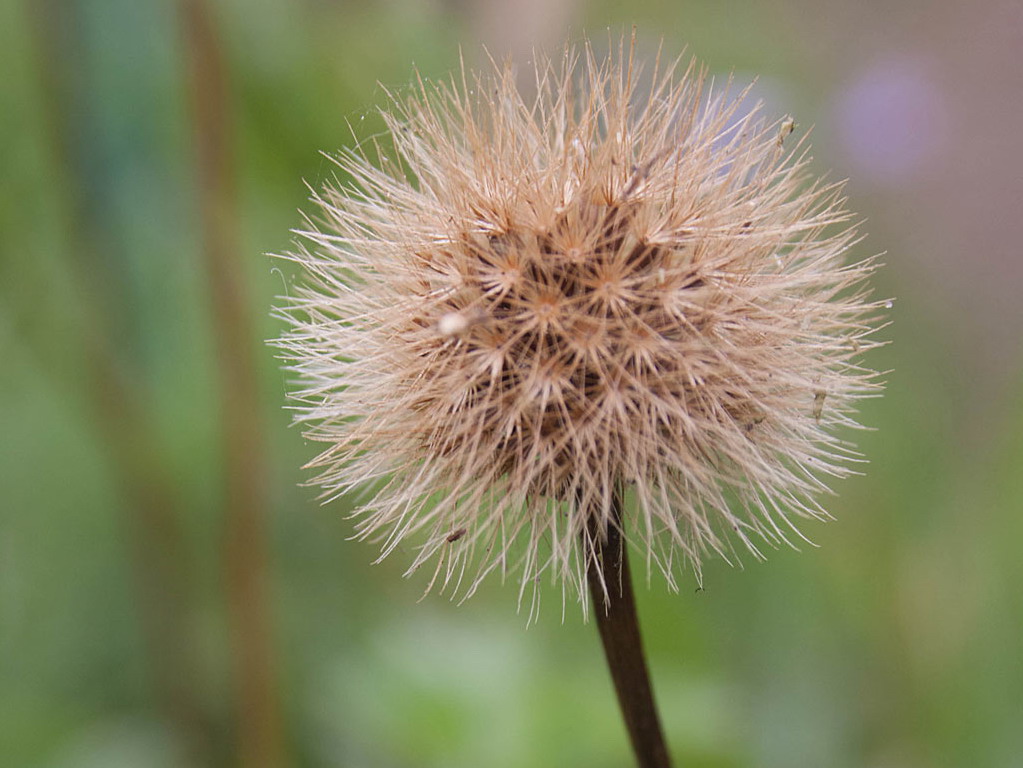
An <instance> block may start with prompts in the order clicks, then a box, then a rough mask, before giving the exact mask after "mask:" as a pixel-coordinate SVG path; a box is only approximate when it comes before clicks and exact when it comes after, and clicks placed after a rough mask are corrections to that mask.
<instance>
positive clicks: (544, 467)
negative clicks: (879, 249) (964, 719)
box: [279, 46, 878, 597]
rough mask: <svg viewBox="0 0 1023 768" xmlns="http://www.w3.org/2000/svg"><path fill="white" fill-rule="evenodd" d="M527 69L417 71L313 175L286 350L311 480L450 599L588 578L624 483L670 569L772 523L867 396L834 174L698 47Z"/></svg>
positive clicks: (862, 304) (795, 508)
mask: <svg viewBox="0 0 1023 768" xmlns="http://www.w3.org/2000/svg"><path fill="white" fill-rule="evenodd" d="M535 69H536V96H535V97H533V98H529V99H526V98H524V97H523V96H522V95H521V93H520V92H519V90H518V89H517V88H516V85H515V81H514V77H513V74H512V72H511V71H510V70H509V69H508V68H502V67H494V68H493V69H492V70H491V71H490V72H488V73H485V74H482V75H475V76H474V75H469V74H467V73H466V72H465V70H464V68H463V70H462V72H461V73H460V74H459V75H457V76H456V77H453V78H452V79H451V80H450V81H448V82H442V83H437V84H433V83H427V82H424V81H422V80H421V79H420V80H419V81H418V82H417V84H416V85H415V86H414V87H413V88H412V89H411V92H409V93H407V94H404V95H401V96H396V97H393V98H392V101H391V103H390V106H389V107H388V108H387V109H385V110H384V111H383V116H384V119H385V120H386V124H387V129H388V131H387V133H386V135H384V136H382V137H374V138H373V139H371V140H368V141H364V142H362V143H361V144H359V145H358V146H357V147H355V148H353V149H349V150H346V151H344V152H342V153H341V154H340V155H339V156H338V157H337V158H336V162H337V165H338V166H339V168H340V170H341V171H342V174H343V177H347V181H346V182H345V183H341V182H337V183H336V184H334V185H328V186H326V187H325V188H324V189H323V190H322V192H319V193H317V194H315V196H314V201H315V203H316V204H317V206H318V209H319V210H318V219H317V220H316V221H311V222H310V224H309V226H308V227H307V228H306V229H304V230H303V231H300V232H299V233H298V234H299V235H300V237H301V238H302V241H301V242H300V244H299V245H298V246H297V248H296V251H295V252H294V253H292V254H289V258H291V259H293V260H295V261H296V262H297V263H298V264H299V265H301V267H302V268H303V271H304V279H303V283H302V286H301V287H300V288H299V289H298V292H297V294H296V295H295V296H294V297H292V298H291V299H290V300H289V303H288V305H287V306H286V307H285V308H284V309H283V310H282V311H281V313H282V315H283V316H284V317H285V318H287V320H288V321H289V322H290V324H291V329H290V331H289V332H288V333H287V334H286V335H285V336H284V337H283V338H282V339H281V340H280V342H279V345H280V347H281V348H282V349H283V350H284V353H285V356H286V358H287V359H288V360H289V361H290V364H291V367H292V370H293V371H294V372H296V373H297V374H298V378H299V380H300V382H301V384H300V387H299V388H298V389H297V390H296V391H295V392H294V393H293V397H294V399H295V400H296V401H297V413H298V416H297V420H298V421H300V422H302V423H303V424H304V425H305V427H306V434H307V435H308V437H309V438H310V439H312V440H315V441H318V442H322V443H323V444H324V446H325V447H324V450H323V451H322V453H320V454H319V456H317V457H316V458H315V459H313V460H312V461H311V462H310V465H309V466H311V467H315V468H317V469H318V470H319V475H318V476H317V477H316V480H315V482H316V483H317V484H319V485H320V486H321V487H322V488H323V489H324V496H325V497H326V498H335V497H337V496H340V495H341V494H343V493H346V492H348V491H350V490H353V489H363V490H364V491H365V492H366V495H367V496H368V500H367V501H365V503H363V504H362V505H361V506H359V507H358V508H357V509H356V510H355V512H354V517H355V518H356V519H357V521H358V522H357V524H356V530H357V536H358V537H359V538H365V539H374V540H377V541H379V542H380V543H381V546H382V553H381V557H384V556H386V555H388V554H390V553H391V552H392V551H393V550H394V549H396V548H399V547H402V548H403V549H406V550H410V556H411V566H410V568H409V572H410V573H411V572H413V571H415V570H417V569H419V568H420V566H423V565H424V564H427V563H431V564H432V566H433V567H432V572H433V576H432V578H430V579H429V585H430V586H433V585H434V584H437V583H439V584H441V585H449V586H451V587H452V588H453V589H454V590H455V591H456V592H459V593H462V594H466V595H468V594H471V593H472V592H473V591H475V589H476V587H477V586H478V585H479V583H480V581H481V580H482V579H483V577H484V576H485V575H486V574H488V573H489V572H491V571H493V570H495V569H497V570H499V571H500V572H501V573H502V574H505V573H507V572H509V571H513V572H517V574H518V575H519V576H520V578H521V583H522V588H523V591H527V590H529V591H532V592H533V594H534V595H535V584H536V582H537V577H538V576H539V575H540V574H541V572H544V571H550V572H551V573H552V575H553V577H554V578H555V579H560V580H561V582H562V584H564V585H568V587H569V591H570V592H575V593H576V594H577V595H578V596H579V597H582V595H583V594H584V590H585V572H586V566H585V564H586V562H587V558H591V557H593V555H594V548H595V546H597V542H596V541H595V540H594V539H593V538H592V534H590V533H588V531H590V530H603V528H602V527H601V526H603V525H607V524H617V521H615V520H614V519H613V515H612V511H611V508H612V503H611V500H612V498H613V496H614V494H616V493H622V492H624V494H625V499H626V505H625V508H626V510H627V512H626V515H625V519H624V520H622V523H621V525H622V528H623V531H624V535H625V539H626V540H627V541H628V542H629V544H630V545H631V546H632V547H633V548H635V549H638V550H639V551H640V552H641V553H642V554H643V555H644V556H645V557H646V560H647V563H648V567H649V565H650V564H652V563H654V564H657V565H658V566H659V567H660V569H661V570H662V571H663V572H664V574H665V575H666V577H667V579H668V582H669V584H672V585H674V580H673V579H674V577H673V573H674V570H675V567H676V566H677V565H678V564H679V563H680V562H682V561H687V562H688V563H689V564H690V566H691V567H692V568H693V569H694V570H695V571H696V572H697V574H699V570H700V563H701V560H702V558H703V557H704V556H705V555H706V554H707V553H708V552H709V551H716V552H718V553H720V554H721V555H723V556H725V557H726V558H727V557H728V555H729V554H730V553H731V552H732V547H733V543H734V542H735V541H739V542H742V544H744V545H745V546H746V547H748V548H749V549H750V550H752V551H753V552H754V553H756V554H759V552H758V549H757V547H758V546H759V545H760V544H762V543H764V542H766V543H767V544H770V545H774V544H776V543H778V542H783V541H785V542H787V541H789V538H788V537H789V536H791V535H793V534H796V535H798V533H797V532H796V529H795V527H794V525H793V522H792V519H793V518H805V517H811V518H821V519H823V518H825V517H826V516H827V515H826V512H825V511H824V510H823V509H822V508H821V507H820V506H819V505H818V503H817V502H816V501H815V498H814V497H815V496H816V495H817V494H818V493H820V492H822V491H826V490H827V488H826V485H825V483H824V480H825V479H826V478H827V477H828V476H831V477H842V476H844V475H847V474H849V473H850V470H849V469H848V466H847V465H848V463H849V461H850V460H854V459H855V458H856V454H855V452H854V451H853V450H852V448H851V446H850V445H849V444H848V443H846V442H844V441H843V440H841V439H840V438H839V437H837V436H835V435H834V432H835V431H836V428H839V427H850V426H855V422H854V420H853V416H852V411H853V405H854V402H855V401H856V400H857V399H858V398H860V397H863V396H865V395H868V394H870V393H872V392H875V391H876V390H877V388H878V384H877V383H876V382H875V374H874V373H873V372H872V371H870V370H868V369H865V368H863V367H861V366H860V365H859V364H858V363H857V362H856V361H857V360H858V358H859V356H860V354H861V353H862V352H863V351H865V350H867V349H869V348H871V347H873V346H876V342H874V341H872V340H871V334H872V332H873V326H874V325H876V323H875V322H874V317H875V316H876V314H877V309H878V303H877V302H872V301H870V300H869V298H868V296H867V292H866V290H865V289H864V287H863V281H864V279H865V278H866V277H867V276H868V275H869V274H870V273H871V271H872V270H873V269H874V267H875V264H874V263H873V261H872V260H867V261H861V262H859V263H854V264H851V265H844V256H845V253H846V251H847V249H848V248H849V246H850V244H851V243H853V241H854V240H855V239H856V234H855V232H854V230H853V228H852V226H850V225H849V223H848V222H849V219H850V216H849V214H848V213H847V212H846V211H845V209H844V207H843V199H842V197H841V185H840V184H830V183H824V182H822V181H819V180H816V181H815V180H813V179H812V178H810V177H809V175H808V172H807V157H806V151H805V147H804V146H803V145H802V144H801V143H800V142H796V141H794V137H792V136H789V134H791V133H792V132H793V130H794V128H795V123H794V122H793V121H792V119H791V118H790V117H787V116H786V117H785V118H783V119H782V120H779V121H777V122H775V123H768V122H765V121H764V120H763V119H761V118H760V117H759V115H758V112H757V110H754V111H753V112H744V111H742V110H740V102H741V101H742V97H743V95H744V94H740V95H739V96H730V95H729V94H728V92H727V90H728V89H727V88H726V89H724V91H716V90H715V89H714V88H713V86H710V85H708V84H707V82H706V79H705V77H704V75H703V74H702V72H700V71H699V70H698V69H697V68H696V67H695V66H694V65H693V64H690V65H689V66H688V68H685V69H684V70H683V69H680V68H679V67H678V66H677V64H676V65H675V66H670V67H667V68H664V67H661V66H660V65H657V66H655V67H654V68H653V71H652V73H651V75H650V76H649V77H647V78H641V77H640V74H639V72H638V70H639V67H638V66H636V65H635V64H634V63H633V60H632V53H631V52H624V53H623V52H622V51H619V53H618V54H617V55H612V56H610V57H608V58H607V59H604V60H598V58H597V57H596V56H595V55H594V54H593V52H592V50H591V49H590V48H589V47H588V46H587V47H585V48H584V49H583V50H582V52H581V53H577V52H576V51H574V50H572V49H567V50H566V51H565V53H564V57H563V59H562V60H560V61H552V60H548V59H542V58H540V59H538V61H537V63H536V65H535ZM793 144H794V145H795V146H792V145H793ZM594 522H596V523H598V525H596V526H593V525H592V524H593V523H594ZM428 588H429V587H428Z"/></svg>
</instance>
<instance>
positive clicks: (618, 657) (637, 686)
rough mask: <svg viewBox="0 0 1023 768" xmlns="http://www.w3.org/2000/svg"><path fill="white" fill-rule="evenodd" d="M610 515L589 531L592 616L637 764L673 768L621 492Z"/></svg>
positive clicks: (648, 767)
mask: <svg viewBox="0 0 1023 768" xmlns="http://www.w3.org/2000/svg"><path fill="white" fill-rule="evenodd" d="M611 513H612V519H611V520H610V521H608V523H607V524H601V523H600V522H597V521H593V522H592V523H591V524H590V529H589V532H588V533H589V536H590V539H591V541H593V546H594V550H595V552H594V557H593V558H592V559H591V560H590V561H589V563H588V565H587V568H586V579H587V581H588V582H589V586H590V596H591V598H592V599H593V613H594V615H595V616H596V617H597V629H598V630H600V639H601V641H602V642H603V644H604V656H605V657H606V658H607V665H608V667H609V668H610V670H611V679H612V681H614V686H615V692H616V693H617V694H618V704H619V706H620V707H621V710H622V717H623V718H624V720H625V728H626V729H627V730H628V732H629V739H630V740H631V741H632V750H633V752H635V754H636V762H637V764H638V765H639V766H640V768H671V759H670V758H669V757H668V748H667V746H666V744H665V741H664V732H663V730H662V729H661V721H660V718H659V717H658V715H657V707H656V706H655V704H654V693H653V687H652V686H651V684H650V673H649V672H648V670H647V665H646V658H645V656H644V655H643V642H642V639H641V637H640V634H639V620H638V619H637V616H636V600H635V597H634V595H633V591H632V578H631V577H630V575H629V561H628V556H627V553H626V548H625V542H624V541H623V539H622V535H621V519H622V496H621V491H616V492H615V495H614V499H613V500H612V508H611Z"/></svg>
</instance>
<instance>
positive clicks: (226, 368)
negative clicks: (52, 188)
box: [179, 0, 287, 768]
mask: <svg viewBox="0 0 1023 768" xmlns="http://www.w3.org/2000/svg"><path fill="white" fill-rule="evenodd" d="M179 12H180V21H181V32H182V36H183V43H184V48H185V53H186V59H187V62H186V63H187V76H188V91H189V98H190V101H191V108H192V122H193V129H194V137H193V138H194V143H195V146H194V152H195V159H196V165H197V167H196V176H195V181H196V185H197V190H196V195H195V200H196V201H197V203H198V206H199V216H200V222H201V226H202V250H203V262H204V264H205V269H206V281H207V292H208V296H209V300H210V303H211V308H212V319H213V335H214V337H215V340H216V345H217V362H218V366H219V375H220V408H221V420H222V421H221V438H222V441H223V442H222V450H223V458H224V479H225V483H226V487H225V488H224V493H225V501H224V514H225V517H224V531H223V536H224V567H225V576H226V582H227V607H228V620H229V623H230V632H231V642H232V657H233V658H234V660H235V668H234V675H235V694H236V704H237V717H238V722H237V748H238V757H239V761H240V764H241V765H242V766H245V767H246V768H249V767H250V766H257V767H259V768H263V767H265V768H280V767H281V766H284V765H286V764H287V760H286V759H285V745H284V729H283V726H282V722H281V708H280V701H279V697H278V690H277V673H276V669H275V664H274V650H273V641H272V631H271V625H272V622H271V618H270V616H269V613H268V609H267V607H268V600H267V594H266V586H267V552H266V550H267V545H266V534H265V531H264V523H265V517H266V503H265V498H266V494H265V492H264V484H263V478H264V476H265V472H264V457H263V444H264V443H263V440H264V437H263V430H262V425H261V421H260V414H261V413H262V409H261V407H260V402H259V393H258V389H257V375H256V365H255V359H254V357H255V350H254V349H253V344H254V343H255V341H256V339H257V338H258V337H257V334H256V333H255V330H254V327H253V325H252V322H251V318H250V317H249V313H248V311H247V305H246V291H245V285H244V274H245V270H244V268H243V267H244V264H243V261H242V258H241V249H240V247H239V228H238V227H239V225H238V214H237V194H236V189H235V169H234V162H233V156H232V154H233V147H232V140H231V137H232V133H231V120H230V117H231V116H230V92H231V89H230V86H229V83H228V72H227V67H226V63H225V59H224V55H223V51H222V47H221V41H220V38H219V36H218V33H217V29H216V23H215V19H214V17H213V14H212V12H211V9H210V7H209V4H208V3H207V2H205V1H204V0H180V2H179Z"/></svg>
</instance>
